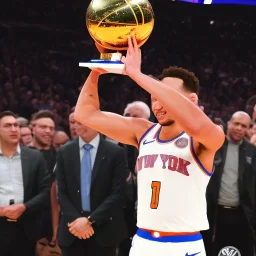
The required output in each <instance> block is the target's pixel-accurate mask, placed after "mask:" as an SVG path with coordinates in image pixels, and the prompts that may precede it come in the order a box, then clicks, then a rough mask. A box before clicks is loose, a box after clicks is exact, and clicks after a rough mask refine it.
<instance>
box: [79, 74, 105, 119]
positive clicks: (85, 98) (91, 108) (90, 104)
mask: <svg viewBox="0 0 256 256" xmlns="http://www.w3.org/2000/svg"><path fill="white" fill-rule="evenodd" d="M99 75H100V74H99V73H98V72H95V71H92V72H91V73H90V75H89V76H88V78H87V80H86V82H85V84H84V86H83V88H82V90H81V92H80V95H79V98H78V101H77V104H76V109H75V118H76V119H77V120H78V121H79V120H81V119H82V120H84V119H85V118H88V117H90V116H91V115H93V113H94V112H95V111H97V110H99V109H100V102H99V95H98V80H99Z"/></svg>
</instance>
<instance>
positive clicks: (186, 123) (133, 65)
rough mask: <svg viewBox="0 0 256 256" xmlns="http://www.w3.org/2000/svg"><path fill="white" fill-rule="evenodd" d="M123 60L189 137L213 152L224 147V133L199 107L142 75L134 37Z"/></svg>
mask: <svg viewBox="0 0 256 256" xmlns="http://www.w3.org/2000/svg"><path fill="white" fill-rule="evenodd" d="M123 61H124V62H125V72H126V73H127V75H129V76H130V77H131V78H132V79H133V80H134V81H135V82H136V83H137V84H138V85H139V86H141V87H142V88H143V89H145V90H146V91H148V92H149V93H150V94H151V95H152V96H153V97H154V98H156V99H158V100H159V101H160V102H161V104H162V105H163V107H164V108H165V110H166V111H167V113H168V114H169V115H170V116H171V117H172V118H173V119H174V120H175V121H177V123H179V125H180V126H181V127H182V129H183V130H184V131H185V132H186V133H187V134H189V135H190V136H192V137H193V138H194V140H196V141H197V142H199V143H200V144H202V145H203V146H204V147H205V148H206V149H208V150H210V151H212V152H215V151H216V150H217V149H219V148H220V147H221V146H222V144H223V142H224V137H225V136H224V132H223V130H222V129H221V127H219V126H217V125H215V124H214V123H213V122H212V121H211V120H210V119H209V118H208V117H207V116H206V115H205V113H204V112H203V111H202V110H201V109H200V108H199V107H198V106H197V105H195V104H194V103H193V102H191V101H190V100H189V99H187V98H186V97H184V96H183V95H182V94H180V93H179V92H178V91H176V90H175V89H173V88H172V87H171V86H169V85H166V84H164V83H162V82H161V81H157V80H155V79H154V78H151V77H149V76H147V75H144V74H143V73H141V70H140V64H141V53H140V49H139V48H138V45H137V43H136V40H135V39H134V37H132V38H131V37H129V49H128V52H127V57H126V58H124V59H123ZM176 82H180V83H182V80H178V79H177V80H175V81H174V83H176Z"/></svg>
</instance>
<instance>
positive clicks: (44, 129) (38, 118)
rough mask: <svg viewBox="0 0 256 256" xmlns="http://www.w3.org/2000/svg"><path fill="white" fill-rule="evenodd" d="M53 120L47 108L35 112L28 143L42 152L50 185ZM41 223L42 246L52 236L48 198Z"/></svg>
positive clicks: (54, 153) (52, 165)
mask: <svg viewBox="0 0 256 256" xmlns="http://www.w3.org/2000/svg"><path fill="white" fill-rule="evenodd" d="M54 120H55V116H54V114H53V113H52V112H51V111H49V110H41V111H38V112H37V113H35V114H34V115H33V118H32V121H31V123H32V127H33V128H32V129H33V130H32V131H33V141H32V143H31V144H30V145H29V147H31V148H35V149H37V150H40V151H41V152H42V153H43V156H44V159H45V161H46V164H47V170H48V175H49V176H50V177H51V187H52V181H53V169H54V166H55V164H56V151H55V149H54V147H53V146H52V138H53V134H54V130H55V123H54ZM41 224H42V225H41V232H42V234H41V238H42V239H40V241H39V243H40V244H41V245H42V246H46V245H48V243H49V242H50V241H51V239H52V237H53V234H52V218H51V207H50V198H49V208H48V209H46V210H45V212H44V213H43V214H42V222H41Z"/></svg>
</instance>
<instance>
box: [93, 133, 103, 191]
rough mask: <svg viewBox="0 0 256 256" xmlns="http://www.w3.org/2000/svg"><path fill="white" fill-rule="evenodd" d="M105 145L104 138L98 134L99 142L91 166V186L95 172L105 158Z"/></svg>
mask: <svg viewBox="0 0 256 256" xmlns="http://www.w3.org/2000/svg"><path fill="white" fill-rule="evenodd" d="M105 146H106V145H105V140H104V139H103V138H102V136H100V143H99V146H98V150H97V154H96V158H95V161H94V165H93V168H92V180H91V186H93V183H94V182H95V179H96V176H97V173H98V172H99V170H100V167H101V163H102V161H103V160H104V159H105Z"/></svg>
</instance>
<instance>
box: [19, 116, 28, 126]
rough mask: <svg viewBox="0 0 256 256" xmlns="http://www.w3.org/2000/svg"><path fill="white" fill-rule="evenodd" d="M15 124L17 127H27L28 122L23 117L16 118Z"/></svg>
mask: <svg viewBox="0 0 256 256" xmlns="http://www.w3.org/2000/svg"><path fill="white" fill-rule="evenodd" d="M17 124H18V125H19V127H21V126H26V125H27V126H28V125H29V120H28V119H26V118H24V117H17Z"/></svg>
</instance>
